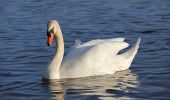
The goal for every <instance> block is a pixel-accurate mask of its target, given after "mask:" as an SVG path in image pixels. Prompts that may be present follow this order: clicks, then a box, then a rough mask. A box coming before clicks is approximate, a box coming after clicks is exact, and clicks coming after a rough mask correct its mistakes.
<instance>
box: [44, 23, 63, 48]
mask: <svg viewBox="0 0 170 100" xmlns="http://www.w3.org/2000/svg"><path fill="white" fill-rule="evenodd" d="M60 31H61V30H60V26H59V23H58V21H56V20H51V21H49V22H48V24H47V36H48V41H47V45H48V46H51V45H52V42H53V38H54V36H55V37H56V38H58V37H59V36H60V34H61V32H60Z"/></svg>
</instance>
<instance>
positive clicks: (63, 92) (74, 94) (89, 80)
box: [46, 70, 138, 100]
mask: <svg viewBox="0 0 170 100" xmlns="http://www.w3.org/2000/svg"><path fill="white" fill-rule="evenodd" d="M137 79H138V76H137V75H136V74H133V73H131V71H130V70H126V71H122V72H118V73H115V74H113V75H104V76H93V77H86V78H77V79H63V80H55V81H51V82H49V83H48V84H46V85H47V86H48V88H49V90H50V91H51V92H52V93H53V94H54V97H53V99H56V100H65V99H67V98H68V99H77V98H78V99H80V100H82V99H83V100H84V99H90V98H91V99H93V100H94V99H101V100H114V99H132V98H133V93H136V91H135V89H137V86H138V81H137Z"/></svg>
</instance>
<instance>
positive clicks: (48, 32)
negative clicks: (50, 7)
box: [47, 27, 54, 37]
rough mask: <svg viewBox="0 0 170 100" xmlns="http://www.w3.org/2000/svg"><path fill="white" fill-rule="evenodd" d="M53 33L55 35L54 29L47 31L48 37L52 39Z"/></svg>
mask: <svg viewBox="0 0 170 100" xmlns="http://www.w3.org/2000/svg"><path fill="white" fill-rule="evenodd" d="M51 33H54V27H53V28H52V29H51V30H50V31H48V30H47V36H48V37H50V36H51Z"/></svg>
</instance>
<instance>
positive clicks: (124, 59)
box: [43, 20, 141, 79]
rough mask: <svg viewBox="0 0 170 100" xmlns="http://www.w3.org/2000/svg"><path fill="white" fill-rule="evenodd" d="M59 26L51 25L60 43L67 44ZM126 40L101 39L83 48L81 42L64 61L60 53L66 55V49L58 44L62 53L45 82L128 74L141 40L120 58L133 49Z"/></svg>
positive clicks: (77, 43)
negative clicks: (123, 50)
mask: <svg viewBox="0 0 170 100" xmlns="http://www.w3.org/2000/svg"><path fill="white" fill-rule="evenodd" d="M58 26H59V24H58V22H57V21H55V20H52V21H50V22H49V25H48V28H49V30H50V28H51V27H54V29H55V30H56V32H54V35H55V37H56V39H60V42H62V41H63V40H61V39H62V38H60V37H62V33H61V32H59V31H57V30H58V29H57V28H59V30H60V27H58ZM55 30H54V31H55ZM124 40H125V39H124V38H114V39H103V40H101V39H98V40H92V41H89V42H86V43H83V44H81V42H80V41H76V44H75V46H73V47H72V48H71V50H70V51H69V52H68V53H67V55H66V56H65V57H64V58H63V60H62V57H63V55H62V53H60V51H64V48H63V49H62V47H64V46H60V43H58V48H61V49H59V50H57V53H56V55H55V56H54V58H53V60H52V62H51V64H50V65H49V66H48V67H47V69H46V71H45V73H44V75H43V78H44V79H60V78H77V77H86V76H94V75H104V74H113V73H115V72H116V71H121V70H126V69H128V68H129V67H130V65H131V63H132V61H133V59H134V57H135V55H136V53H137V51H138V48H139V43H140V41H141V39H140V38H138V40H137V42H136V43H135V44H134V45H133V46H132V47H131V48H130V49H129V50H127V51H126V52H124V53H122V54H118V53H119V51H120V50H122V49H124V48H127V47H128V46H129V44H128V43H126V42H124ZM63 44H64V41H63ZM61 45H62V43H61ZM60 54H61V55H60ZM61 56H62V57H61ZM57 57H58V58H57ZM55 60H56V61H55ZM59 61H60V64H59ZM61 61H62V63H61ZM57 62H58V63H57ZM55 67H56V68H55ZM57 67H58V68H57Z"/></svg>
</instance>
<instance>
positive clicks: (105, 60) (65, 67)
mask: <svg viewBox="0 0 170 100" xmlns="http://www.w3.org/2000/svg"><path fill="white" fill-rule="evenodd" d="M126 47H128V43H126V42H122V41H109V42H108V41H107V42H101V43H100V44H97V45H92V46H82V47H80V46H79V47H76V48H73V49H72V50H71V51H70V52H69V53H68V55H66V57H65V58H64V60H63V63H62V66H61V76H62V77H63V78H67V77H84V76H93V75H103V74H112V73H114V72H115V71H116V70H115V67H113V66H114V65H113V60H114V59H113V58H114V56H115V55H116V54H117V53H118V52H119V51H120V50H122V49H124V48H126ZM115 66H116V65H115Z"/></svg>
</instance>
